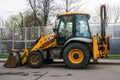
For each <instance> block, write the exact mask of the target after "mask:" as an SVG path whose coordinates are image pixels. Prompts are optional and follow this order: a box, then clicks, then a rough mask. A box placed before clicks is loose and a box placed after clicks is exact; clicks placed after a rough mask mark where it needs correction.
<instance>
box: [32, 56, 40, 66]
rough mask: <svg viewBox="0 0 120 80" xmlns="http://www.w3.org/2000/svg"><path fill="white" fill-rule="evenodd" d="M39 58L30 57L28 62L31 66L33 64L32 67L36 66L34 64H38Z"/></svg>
mask: <svg viewBox="0 0 120 80" xmlns="http://www.w3.org/2000/svg"><path fill="white" fill-rule="evenodd" d="M39 60H40V59H39V57H38V56H37V55H32V56H31V57H30V62H31V63H32V64H34V65H36V64H38V63H39Z"/></svg>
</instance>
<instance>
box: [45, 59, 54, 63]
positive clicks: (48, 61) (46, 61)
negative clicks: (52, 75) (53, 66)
mask: <svg viewBox="0 0 120 80" xmlns="http://www.w3.org/2000/svg"><path fill="white" fill-rule="evenodd" d="M52 62H53V59H45V60H44V63H45V64H50V63H52Z"/></svg>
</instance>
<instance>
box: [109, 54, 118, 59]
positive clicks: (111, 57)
mask: <svg viewBox="0 0 120 80" xmlns="http://www.w3.org/2000/svg"><path fill="white" fill-rule="evenodd" d="M108 59H120V55H109V58H108Z"/></svg>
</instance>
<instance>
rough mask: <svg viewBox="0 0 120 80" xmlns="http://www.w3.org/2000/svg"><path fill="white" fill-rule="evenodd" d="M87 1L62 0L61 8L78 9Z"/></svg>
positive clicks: (63, 9)
mask: <svg viewBox="0 0 120 80" xmlns="http://www.w3.org/2000/svg"><path fill="white" fill-rule="evenodd" d="M85 3H86V1H85V0H62V2H61V4H60V7H59V8H60V10H62V12H69V11H78V10H80V8H81V6H83V5H84V4H85ZM61 5H62V6H61Z"/></svg>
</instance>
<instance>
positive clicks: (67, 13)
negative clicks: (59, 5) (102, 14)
mask: <svg viewBox="0 0 120 80" xmlns="http://www.w3.org/2000/svg"><path fill="white" fill-rule="evenodd" d="M72 14H85V15H89V14H88V13H87V12H65V13H62V14H60V16H65V15H72Z"/></svg>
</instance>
